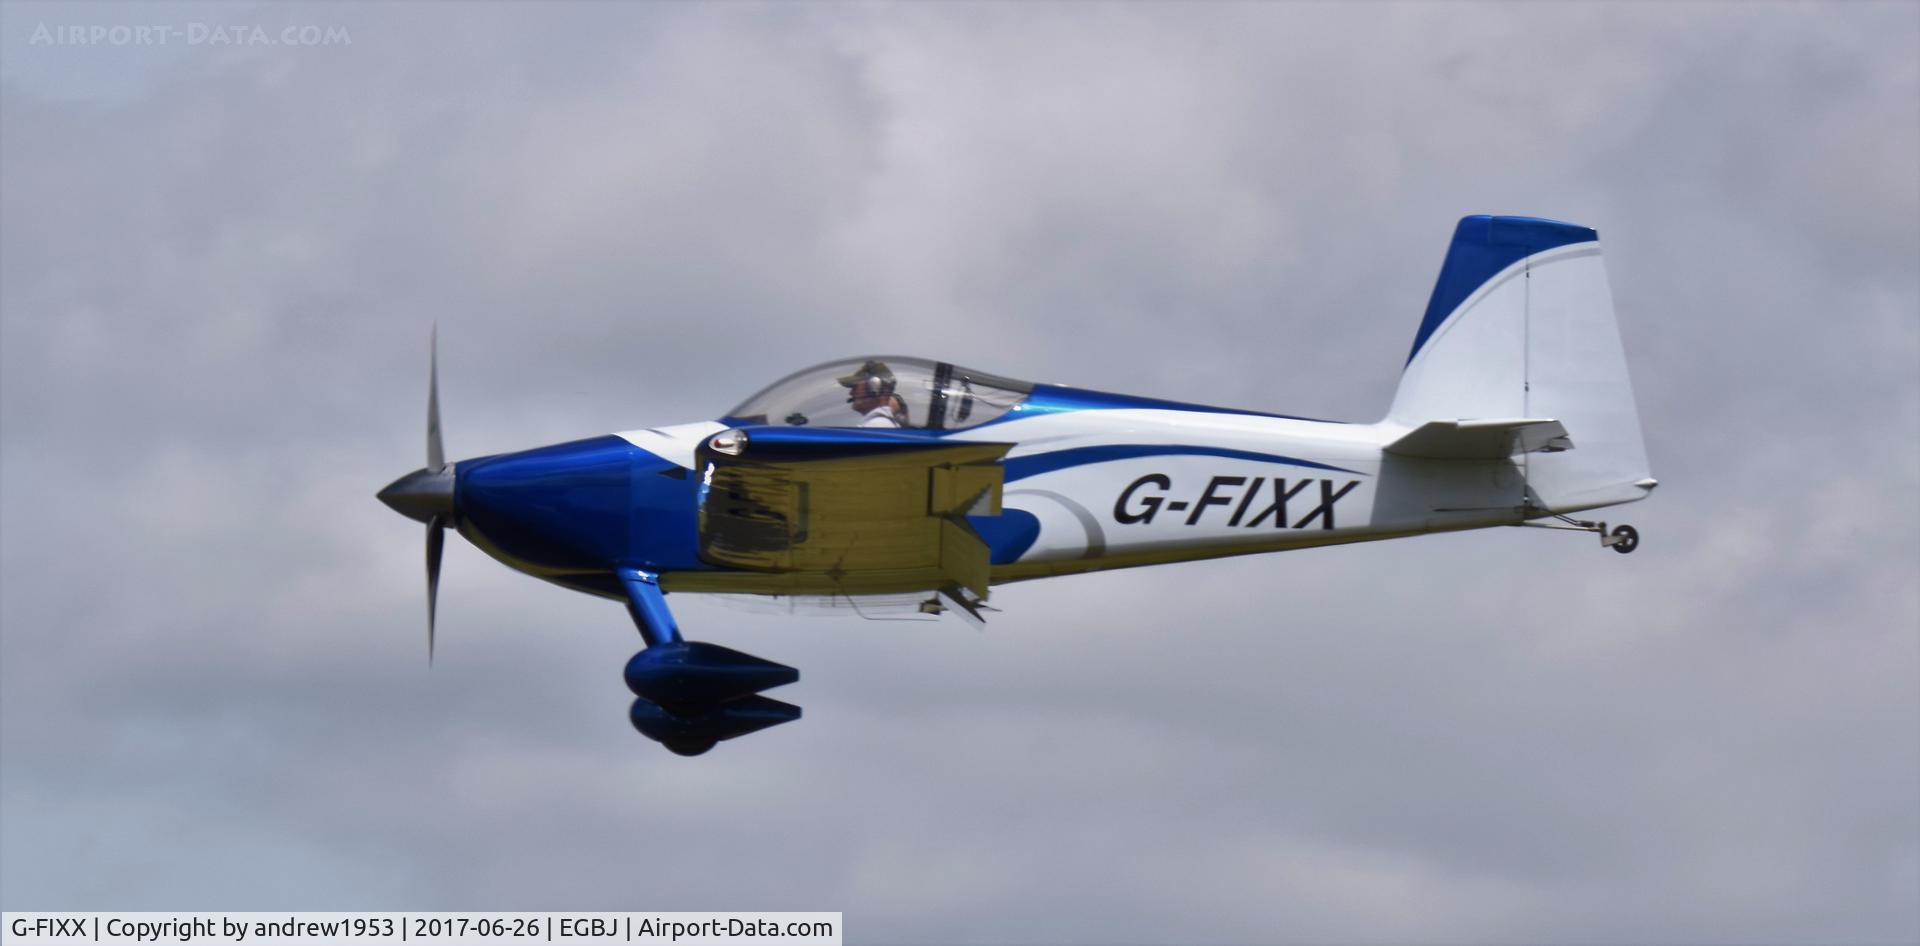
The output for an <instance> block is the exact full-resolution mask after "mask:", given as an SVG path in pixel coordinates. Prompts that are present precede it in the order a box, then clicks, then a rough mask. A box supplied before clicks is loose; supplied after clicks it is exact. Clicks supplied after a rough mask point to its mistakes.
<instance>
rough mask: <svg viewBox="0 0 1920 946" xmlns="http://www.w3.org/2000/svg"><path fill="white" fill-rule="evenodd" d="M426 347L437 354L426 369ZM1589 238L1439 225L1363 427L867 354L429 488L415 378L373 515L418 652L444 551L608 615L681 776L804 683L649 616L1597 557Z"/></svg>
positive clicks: (1642, 457) (436, 442) (1609, 479)
mask: <svg viewBox="0 0 1920 946" xmlns="http://www.w3.org/2000/svg"><path fill="white" fill-rule="evenodd" d="M436 348H437V346H436ZM1656 485H1657V484H1656V482H1655V480H1654V479H1653V478H1652V476H1651V475H1649V472H1648V466H1647V459H1646V451H1645V447H1644V446H1643V444H1642V442H1641V435H1640V420H1639V416H1638V413H1637V411H1636V409H1635V406H1634V400H1633V392H1632V389H1631V387H1630V385H1629V382H1628V378H1627V365H1626V358H1625V355H1624V353H1623V351H1622V349H1621V346H1620V338H1619V333H1618V329H1617V328H1616V326H1615V321H1614V313H1613V301H1612V298H1611V296H1610V294H1609V291H1608V287H1607V277H1606V270H1605V268H1604V266H1603V265H1602V262H1601V256H1600V245H1599V242H1598V237H1597V235H1596V234H1595V232H1594V231H1593V230H1591V229H1588V228H1586V227H1582V226H1577V225H1574V224H1568V223H1561V222H1557V221H1552V220H1542V219H1535V218H1528V217H1493V216H1473V217H1467V218H1466V219H1464V220H1461V221H1460V223H1459V225H1458V227H1457V228H1456V229H1455V231H1454V235H1453V243H1452V245H1451V247H1450V248H1449V250H1448V252H1447V256H1446V260H1445V262H1444V263H1443V265H1442V266H1441V269H1440V277H1439V281H1438V282H1437V284H1436V285H1435V286H1434V290H1433V295H1432V298H1431V299H1430V300H1429V302H1428V303H1427V309H1426V313H1425V315H1424V316H1423V317H1422V318H1421V319H1420V323H1419V328H1418V331H1417V332H1416V333H1415V334H1414V340H1413V348H1412V350H1411V351H1410V352H1409V353H1408V355H1407V361H1406V365H1405V367H1404V368H1403V370H1402V373H1401V377H1400V382H1399V388H1398V391H1397V392H1396V393H1395V395H1394V399H1393V404H1392V406H1391V407H1390V408H1389V409H1388V410H1387V413H1386V416H1385V417H1384V418H1383V419H1381V420H1379V421H1377V422H1374V423H1336V422H1329V421H1319V420H1309V419H1306V418H1300V417H1290V416H1287V415H1283V414H1270V413H1264V412H1260V411H1250V410H1232V409H1226V408H1217V407H1203V406H1199V405H1194V404H1184V403H1178V402H1174V401H1164V400H1157V399H1153V398H1145V397H1133V396H1128V395H1122V394H1105V393H1101V392H1097V391H1085V390H1079V389H1075V388H1069V387H1064V386H1059V385H1051V384H1030V383H1027V382H1024V381H1016V380H1013V379H1011V378H1005V377H1001V376H998V375H993V374H987V373H985V372H981V371H975V370H973V369H971V368H963V367H960V366H958V365H954V364H950V363H948V362H945V361H938V360H929V359H924V358H907V357H894V356H861V357H856V358H849V359H846V360H843V361H835V362H829V363H827V364H823V365H818V366H815V367H812V368H808V369H806V370H804V371H799V372H796V373H794V374H791V375H789V376H787V377H785V378H782V379H781V380H779V381H776V382H774V383H773V384H772V385H771V386H769V387H768V388H766V389H765V390H763V391H761V392H760V393H758V394H755V395H753V396H752V397H750V398H747V400H746V401H744V402H742V403H741V404H740V406H738V407H735V408H734V409H733V410H732V411H730V412H728V413H727V415H726V416H724V417H722V418H720V419H719V420H713V421H703V422H699V423H692V424H681V425H678V426H672V427H650V428H646V429H642V430H631V431H626V432H624V433H618V434H610V435H607V436H602V437H595V438H591V439H587V440H579V441H574V442H571V443H563V444H557V445H554V446H546V447H538V448H535V449H532V450H525V451H521V452H518V453H505V454H499V455H495V456H486V457H477V458H474V459H470V460H461V461H459V462H457V463H448V462H447V461H446V459H445V456H444V454H443V452H442V449H441V442H440V409H439V381H438V364H437V355H436V356H435V358H434V359H433V361H432V369H431V370H430V373H429V382H428V394H427V465H426V467H425V468H424V469H420V470H416V471H414V472H412V473H409V474H407V475H406V476H403V477H401V478H400V479H398V480H396V481H394V482H393V483H392V484H391V485H389V486H387V487H386V488H385V489H383V490H381V491H380V494H379V496H380V499H381V500H382V501H384V502H385V503H386V504H387V505H388V506H391V507H392V508H393V509H395V510H396V511H398V512H400V513H401V514H403V515H406V516H408V517H411V518H413V519H417V520H419V521H422V522H425V523H426V524H427V648H428V656H429V659H431V656H432V652H433V635H434V630H433V626H434V598H435V594H436V589H437V587H438V584H439V573H440V556H441V548H442V543H443V541H444V532H445V529H446V527H448V526H452V527H453V528H455V529H458V530H459V532H460V534H461V535H463V536H465V537H466V538H467V540H468V541H470V542H472V543H473V544H474V545H476V546H478V547H479V548H480V549H482V550H483V551H485V552H486V553H487V554H489V555H491V556H493V557H494V558H497V559H499V560H500V561H501V562H503V563H505V564H506V565H507V566H509V567H511V568H514V569H517V570H519V571H523V572H526V573H528V574H530V575H534V576H536V577H539V578H544V579H546V580H547V581H550V582H553V583H555V584H558V585H561V586H563V587H567V588H572V589H574V590H577V591H583V592H586V593H588V594H594V595H600V596H603V597H607V598H613V599H616V600H619V601H623V602H625V603H626V605H627V609H628V611H629V613H630V614H631V616H632V618H633V621H634V623H635V624H636V625H637V626H638V628H639V631H640V636H641V638H642V639H643V640H644V641H645V647H644V648H643V649H642V650H640V652H639V653H637V654H635V655H634V657H633V659H632V660H631V661H629V662H628V664H627V668H626V680H627V685H628V687H629V689H631V690H632V691H633V693H634V696H635V700H634V702H633V705H632V710H631V713H630V719H631V721H632V723H633V725H634V727H635V728H637V729H638V730H639V731H640V732H642V733H643V734H645V735H646V736H648V737H649V738H652V739H654V740H656V741H658V742H660V743H661V744H663V745H665V746H666V747H667V748H668V749H670V750H672V751H673V752H676V753H679V754H681V755H698V754H700V753H702V752H705V751H707V750H708V749H711V748H712V747H713V745H714V744H715V743H716V742H718V741H720V740H724V739H731V738H734V737H736V736H741V735H745V734H747V733H750V732H755V731H758V730H760V729H764V728H766V727H768V726H773V725H777V724H779V723H783V722H787V721H789V720H792V719H797V718H798V717H799V716H800V709H799V707H797V706H792V705H790V704H787V703H782V702H780V701H777V700H773V699H770V698H768V697H766V696H763V695H761V692H762V691H764V690H767V689H770V688H772V687H776V686H781V685H784V684H787V683H792V682H794V681H795V680H797V679H799V672H798V671H797V670H795V669H794V668H792V667H787V666H784V665H781V664H778V663H774V662H772V661H768V660H763V659H761V658H758V657H755V656H752V655H749V654H744V653H741V652H739V651H735V650H730V649H728V648H725V647H721V646H718V645H715V644H709V643H704V642H698V641H691V640H686V639H685V638H683V637H682V636H681V633H680V629H679V627H678V626H677V625H676V623H675V621H674V618H673V615H672V613H671V612H670V611H669V610H668V607H667V601H666V593H667V592H692V593H701V592H708V593H730V594H745V595H777V596H796V597H801V598H806V597H832V598H841V597H844V598H846V599H847V600H853V599H856V598H858V597H860V596H872V595H913V596H919V595H924V596H925V600H924V602H923V603H921V604H920V609H921V610H923V611H926V612H928V613H933V614H938V613H941V612H942V611H948V610H951V611H953V612H955V613H958V614H959V615H961V616H962V617H964V618H968V619H976V620H977V619H979V618H980V611H981V608H982V605H983V604H984V602H985V601H986V598H987V594H988V589H989V587H990V586H992V585H995V584H1000V583H1003V582H1010V581H1023V580H1026V579H1030V578H1045V577H1051V576H1054V575H1070V574H1074V573H1077V572H1088V571H1095V570H1099V569H1108V568H1129V567H1133V566H1137V565H1153V564H1159V563H1163V562H1179V561H1189V560H1193V559H1204V558H1215V557H1220V556H1227V555H1245V554H1250V553H1254V552H1272V551H1279V550H1282V549H1296V548H1305V547H1308V546H1316V545H1333V544H1338V543H1345V542H1365V541H1372V540H1376V539H1392V538H1399V537H1402V536H1412V535H1420V534H1423V533H1429V532H1444V531H1454V530H1461V529H1479V528H1485V527H1488V526H1515V525H1534V526H1545V527H1548V528H1564V529H1573V530H1580V531H1587V532H1594V533H1598V534H1599V536H1600V543H1601V545H1602V546H1603V547H1607V548H1611V549H1613V550H1614V551H1616V552H1631V551H1633V550H1634V548H1635V546H1637V545H1638V544H1639V535H1638V533H1637V532H1635V531H1634V529H1633V527H1631V526H1626V525H1621V526H1618V527H1616V528H1614V529H1612V530H1611V531H1609V530H1608V528H1607V525H1606V523H1603V522H1592V521H1587V520H1581V519H1575V518H1573V516H1572V515H1571V514H1572V513H1576V512H1580V511H1583V510H1589V509H1596V508H1599V507H1603V506H1613V505H1617V504H1620V503H1629V502H1634V501H1636V500H1640V499H1643V498H1645V497H1646V496H1647V495H1648V494H1649V493H1650V492H1652V490H1653V488H1654V487H1655V486H1656Z"/></svg>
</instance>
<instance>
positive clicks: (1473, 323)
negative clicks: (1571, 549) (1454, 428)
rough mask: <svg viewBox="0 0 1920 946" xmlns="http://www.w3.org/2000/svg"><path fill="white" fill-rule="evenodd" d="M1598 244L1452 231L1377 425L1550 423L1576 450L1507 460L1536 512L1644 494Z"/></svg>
mask: <svg viewBox="0 0 1920 946" xmlns="http://www.w3.org/2000/svg"><path fill="white" fill-rule="evenodd" d="M1599 239H1600V238H1599V236H1598V234H1596V233H1595V232H1594V231H1593V230H1591V229H1589V228H1587V227H1582V226H1577V225H1575V224H1570V223H1561V222H1559V221H1554V220H1540V219H1536V218H1532V217H1490V216H1474V217H1467V218H1466V219H1464V220H1461V221H1460V225H1459V226H1458V228H1456V229H1455V230H1454V235H1453V244H1452V246H1451V247H1449V249H1448V251H1447V259H1446V263H1445V264H1444V265H1442V267H1441V269H1440V278H1439V280H1438V281H1437V282H1436V283H1435V285H1434V288H1433V297H1432V299H1431V300H1430V301H1429V302H1428V303H1427V311H1426V314H1425V316H1424V317H1423V318H1422V319H1421V322H1420V329H1419V332H1418V333H1417V334H1416V336H1415V337H1414V342H1413V349H1412V351H1411V352H1410V353H1409V354H1408V356H1407V364H1406V368H1405V370H1404V371H1403V373H1402V374H1401V377H1400V387H1399V390H1398V391H1397V392H1396V393H1395V395H1394V399H1393V407H1392V409H1391V410H1389V411H1388V413H1387V420H1388V421H1389V422H1391V423H1394V424H1397V425H1402V426H1405V427H1408V428H1417V427H1420V426H1422V425H1424V424H1428V423H1431V422H1434V421H1476V420H1477V421H1485V420H1506V419H1516V418H1531V419H1551V420H1557V421H1559V422H1560V424H1561V425H1562V426H1563V427H1564V428H1565V430H1566V433H1567V438H1568V439H1569V440H1571V442H1572V449H1570V450H1565V451H1563V452H1537V453H1524V454H1521V455H1519V456H1518V457H1516V458H1515V462H1516V463H1518V464H1521V466H1522V469H1523V471H1524V472H1525V474H1526V481H1527V487H1528V496H1527V502H1528V503H1529V504H1531V505H1533V506H1535V507H1537V508H1539V509H1540V510H1541V511H1542V512H1571V511H1574V510H1579V509H1589V508H1592V507H1595V506H1605V505H1610V504H1613V503H1621V502H1631V501H1633V500H1636V499H1641V498H1644V497H1645V496H1646V494H1647V491H1648V490H1649V489H1651V485H1650V484H1651V483H1652V478H1651V476H1650V474H1649V472H1648V468H1647V459H1646V448H1645V446H1644V445H1643V443H1642V441H1641V437H1640V417H1639V412H1638V409H1637V408H1636V407H1635V405H1634V400H1633V387H1632V384H1631V383H1630V382H1629V381H1628V379H1627V363H1626V356H1625V353H1624V352H1623V350H1622V349H1621V346H1620V333H1619V329H1618V327H1617V326H1616V325H1615V321H1614V314H1613V297H1612V294H1611V293H1610V292H1609V291H1608V289H1607V273H1606V267H1605V265H1604V263H1603V262H1602V260H1601V256H1600V242H1599Z"/></svg>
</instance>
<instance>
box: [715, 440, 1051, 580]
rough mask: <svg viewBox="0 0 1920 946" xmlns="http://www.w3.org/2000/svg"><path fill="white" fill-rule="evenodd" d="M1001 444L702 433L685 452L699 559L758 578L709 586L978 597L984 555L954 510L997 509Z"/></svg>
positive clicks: (965, 513)
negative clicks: (696, 476) (698, 482)
mask: <svg viewBox="0 0 1920 946" xmlns="http://www.w3.org/2000/svg"><path fill="white" fill-rule="evenodd" d="M716 439H717V440H720V441H721V444H722V446H720V447H716V444H715V440H716ZM1012 446H1013V445H1012V444H1005V443H955V442H950V441H941V440H938V439H935V438H932V437H928V436H925V435H921V434H911V433H902V432H897V431H888V430H880V429H817V428H804V427H750V428H735V429H734V430H732V431H728V432H726V433H724V434H722V435H720V437H719V438H714V439H709V440H708V441H707V442H706V443H704V444H702V446H701V448H700V450H699V452H698V453H697V454H696V458H697V462H698V464H699V470H700V476H701V477H702V480H703V482H704V484H705V488H704V489H703V491H702V494H701V499H700V556H701V558H703V559H705V560H706V561H708V562H710V563H712V564H715V565H720V566H724V567H726V568H729V569H737V570H744V571H747V572H752V573H757V574H759V575H762V576H765V579H764V580H759V581H748V582H744V583H743V582H739V581H732V582H728V583H727V584H728V586H729V587H727V588H725V589H722V588H720V587H716V588H714V589H713V590H753V591H756V592H758V593H808V592H813V593H819V592H827V593H841V594H881V593H890V592H904V591H919V590H940V589H949V588H955V587H957V588H962V589H966V590H967V591H970V592H972V593H973V594H974V595H975V596H976V597H984V596H985V595H986V593H987V578H988V571H989V565H990V552H989V550H988V548H987V544H986V543H985V542H984V541H982V540H981V538H980V536H979V535H978V534H977V533H975V532H974V531H973V528H972V527H971V526H969V525H968V524H967V521H966V518H965V517H966V516H968V515H990V516H997V515H999V514H1000V490H1001V472H1002V470H1001V466H1000V460H1001V458H1002V457H1004V456H1005V455H1006V453H1007V451H1008V450H1009V449H1011V447H1012ZM689 577H692V576H689ZM742 585H745V586H746V587H742Z"/></svg>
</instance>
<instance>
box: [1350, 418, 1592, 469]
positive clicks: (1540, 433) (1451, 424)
mask: <svg viewBox="0 0 1920 946" xmlns="http://www.w3.org/2000/svg"><path fill="white" fill-rule="evenodd" d="M1571 449H1573V441H1571V440H1569V439H1568V438H1567V428H1565V427H1563V426H1561V424H1560V422H1559V421H1557V420H1539V419H1526V418H1520V419H1512V420H1436V421H1430V422H1428V423H1425V424H1421V425H1420V426H1419V427H1416V428H1414V429H1413V431H1412V432H1411V433H1409V434H1407V435H1406V436H1404V437H1401V438H1400V439H1399V440H1395V441H1394V442H1393V443H1390V444H1388V445H1387V452H1388V453H1397V454H1399V455H1401V456H1403V457H1428V458H1432V459H1438V460H1504V459H1506V458H1507V457H1510V456H1513V455H1514V454H1518V453H1558V452H1560V451H1562V450H1571Z"/></svg>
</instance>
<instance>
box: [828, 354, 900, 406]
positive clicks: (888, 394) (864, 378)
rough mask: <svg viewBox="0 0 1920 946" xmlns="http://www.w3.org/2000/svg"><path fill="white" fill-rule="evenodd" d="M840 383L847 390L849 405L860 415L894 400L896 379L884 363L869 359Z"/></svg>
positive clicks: (841, 378)
mask: <svg viewBox="0 0 1920 946" xmlns="http://www.w3.org/2000/svg"><path fill="white" fill-rule="evenodd" d="M839 381H840V386H841V387H844V388H846V389H847V403H848V404H851V405H853V409H854V410H855V411H858V412H859V413H862V414H865V413H867V412H869V411H872V410H873V409H874V408H877V407H879V406H881V405H883V404H887V403H890V402H891V401H892V399H893V388H894V383H895V379H894V377H893V371H892V369H890V368H888V367H887V363H886V362H884V361H879V360H876V359H868V360H867V362H866V363H865V364H863V365H861V366H860V367H858V368H855V369H854V370H853V372H852V373H851V374H847V375H843V376H841V377H840V378H839Z"/></svg>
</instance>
